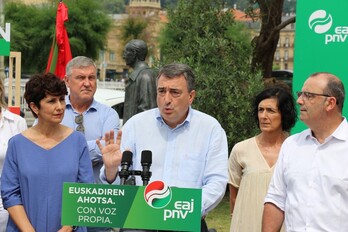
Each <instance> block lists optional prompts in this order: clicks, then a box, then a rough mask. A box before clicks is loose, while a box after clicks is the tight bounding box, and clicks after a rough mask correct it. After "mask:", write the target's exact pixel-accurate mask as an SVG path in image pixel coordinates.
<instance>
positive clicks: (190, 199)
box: [62, 181, 202, 232]
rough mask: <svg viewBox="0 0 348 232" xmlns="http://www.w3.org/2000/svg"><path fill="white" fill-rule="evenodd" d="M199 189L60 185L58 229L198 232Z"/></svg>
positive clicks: (156, 184) (156, 185)
mask: <svg viewBox="0 0 348 232" xmlns="http://www.w3.org/2000/svg"><path fill="white" fill-rule="evenodd" d="M201 199H202V190H201V189H186V188H185V189H183V188H170V187H168V186H167V185H166V184H165V183H163V182H162V181H154V182H151V183H150V184H149V185H147V186H146V187H145V186H129V185H102V184H79V183H64V186H63V206H62V225H74V226H90V227H114V228H129V229H155V230H179V231H197V232H198V231H200V226H201Z"/></svg>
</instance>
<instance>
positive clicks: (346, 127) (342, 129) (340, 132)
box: [304, 117, 348, 142]
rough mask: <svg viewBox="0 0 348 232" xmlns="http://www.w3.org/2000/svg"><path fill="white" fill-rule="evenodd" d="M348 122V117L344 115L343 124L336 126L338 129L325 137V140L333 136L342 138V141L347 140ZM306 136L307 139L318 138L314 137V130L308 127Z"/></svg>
mask: <svg viewBox="0 0 348 232" xmlns="http://www.w3.org/2000/svg"><path fill="white" fill-rule="evenodd" d="M347 131H348V123H347V119H346V118H345V117H343V120H342V122H341V124H340V125H339V126H338V127H337V128H336V130H335V131H334V132H333V133H332V134H331V135H330V136H328V137H327V138H326V139H325V142H327V141H329V140H330V139H332V138H336V139H338V140H342V141H346V140H348V133H347ZM304 133H305V138H306V139H311V138H312V139H316V138H314V137H313V135H312V130H310V129H308V130H306V131H305V132H304Z"/></svg>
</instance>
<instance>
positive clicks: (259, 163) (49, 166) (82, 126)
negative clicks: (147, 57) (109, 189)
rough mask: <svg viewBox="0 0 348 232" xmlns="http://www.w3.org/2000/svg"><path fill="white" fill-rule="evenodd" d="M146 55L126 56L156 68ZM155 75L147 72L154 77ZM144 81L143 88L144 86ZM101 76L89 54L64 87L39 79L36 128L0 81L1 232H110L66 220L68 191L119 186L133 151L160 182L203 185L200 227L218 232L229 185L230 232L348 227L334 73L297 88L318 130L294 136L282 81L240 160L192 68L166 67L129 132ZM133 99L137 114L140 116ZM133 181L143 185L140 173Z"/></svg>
mask: <svg viewBox="0 0 348 232" xmlns="http://www.w3.org/2000/svg"><path fill="white" fill-rule="evenodd" d="M139 48H143V46H142V44H141V43H140V42H139V41H132V42H131V43H130V44H128V45H127V46H126V49H125V54H124V56H125V59H126V58H127V59H128V63H129V65H133V66H134V67H136V66H137V65H134V64H135V63H139V62H140V63H141V64H142V66H144V67H145V69H146V70H147V69H148V68H147V66H146V65H144V62H143V60H138V59H137V58H135V57H136V54H137V53H136V52H135V51H137V52H138V51H139V50H138V49H139ZM132 49H135V51H133V50H132ZM135 61H136V62H135ZM136 74H138V73H136ZM150 74H151V75H153V73H152V72H151V73H150V71H149V70H147V71H146V75H143V76H145V78H146V79H147V80H151V79H149V78H150V76H151V75H150ZM137 78H141V77H139V75H134V77H133V79H132V83H133V84H134V85H136V84H135V83H142V82H141V81H140V80H136V79H137ZM96 79H97V67H96V65H95V63H94V61H93V60H92V59H90V58H88V57H84V56H78V57H75V58H74V59H72V60H71V61H70V62H69V63H68V64H67V67H66V76H65V78H64V80H60V79H59V78H58V77H57V76H55V75H54V74H51V73H45V74H36V75H33V76H32V77H31V78H30V80H29V81H28V82H27V84H26V87H25V93H24V98H25V100H26V102H27V104H28V107H29V108H30V110H31V112H32V114H33V115H34V117H35V118H36V121H35V123H34V125H33V126H32V127H30V128H27V125H26V122H25V120H24V119H23V118H21V117H20V116H18V115H15V114H13V113H11V112H9V110H8V108H7V106H6V103H5V101H4V92H5V91H4V86H3V84H2V82H1V80H0V139H1V146H0V171H1V182H0V183H1V199H2V200H1V199H0V232H2V231H37V232H47V231H49V232H50V231H60V232H63V231H112V230H113V228H108V227H103V228H97V227H83V226H78V227H73V226H67V225H62V224H61V213H62V212H61V210H62V187H63V183H64V182H76V183H102V184H106V185H108V184H116V185H117V184H120V176H119V175H118V174H119V171H120V168H121V167H120V166H121V160H122V154H123V152H124V151H126V150H128V151H131V152H132V153H133V157H132V158H133V168H134V169H135V170H136V169H141V162H140V160H141V153H142V151H144V150H150V151H151V152H152V156H153V158H152V166H151V172H152V177H151V178H152V179H155V180H162V181H164V182H165V183H166V184H167V185H168V186H175V187H182V188H197V189H202V207H201V231H202V232H208V231H209V228H208V225H207V224H206V221H205V218H206V216H207V215H208V213H209V212H210V211H211V210H213V209H214V208H215V207H216V206H217V205H218V204H219V203H220V201H221V199H222V198H223V197H224V195H225V193H226V187H227V186H228V190H229V198H230V215H231V223H230V231H231V232H241V231H242V232H260V231H263V232H272V231H290V232H291V231H310V230H313V231H335V232H340V231H342V232H343V231H346V230H347V228H348V221H347V220H345V219H346V218H347V216H348V202H347V198H348V188H347V186H348V184H347V179H348V174H347V171H346V169H347V168H346V163H348V156H346V155H345V151H347V150H348V124H347V120H346V118H345V117H344V116H343V115H342V109H343V105H344V98H345V90H344V86H343V83H342V81H341V80H340V79H339V78H338V77H336V76H335V75H333V74H331V73H327V72H319V73H314V74H312V75H310V76H309V78H308V79H307V80H306V81H305V83H304V84H303V87H302V89H301V91H300V92H297V103H298V105H299V115H300V116H299V118H300V120H301V121H303V122H304V123H305V124H306V125H307V126H308V129H306V130H304V131H303V132H300V133H296V134H293V135H291V129H292V128H293V126H294V125H295V123H296V121H297V107H296V101H295V99H294V97H293V95H292V93H291V90H289V89H286V88H284V87H282V86H277V85H274V86H270V87H267V88H265V89H263V90H262V91H261V92H259V93H257V94H256V95H255V96H254V100H253V108H252V114H251V115H250V117H252V118H253V119H255V123H256V125H257V127H258V128H259V131H260V132H259V133H258V134H256V135H253V136H252V137H251V138H248V139H245V140H243V141H241V142H239V143H237V144H235V145H234V147H233V148H232V149H231V152H230V155H229V154H228V146H227V137H226V132H225V131H224V129H223V125H220V123H219V122H218V121H217V120H216V119H215V118H213V117H212V116H210V115H208V114H206V113H204V112H200V111H198V110H196V109H194V108H193V107H192V103H193V101H194V99H195V96H196V88H195V79H196V77H195V74H194V72H193V70H192V68H191V67H189V66H187V65H185V64H180V63H172V64H167V65H164V66H163V67H162V68H161V69H160V70H159V72H158V75H157V78H156V79H155V87H154V89H153V86H152V85H153V83H152V80H151V81H150V82H147V83H150V85H149V86H151V87H149V86H144V87H145V88H146V91H144V92H146V93H148V92H149V91H150V90H151V91H150V92H152V91H155V93H151V94H150V95H149V97H150V98H153V99H155V100H156V102H155V103H151V104H150V105H149V106H148V108H146V109H142V110H136V111H134V113H132V115H130V116H129V118H127V122H126V123H125V124H124V125H123V127H122V129H121V128H120V126H119V116H118V114H117V113H116V111H115V110H114V109H112V108H110V107H108V106H105V105H103V104H101V103H99V102H97V101H96V100H95V99H94V94H95V92H96V88H97V85H96ZM136 86H137V87H136V88H134V89H133V91H135V92H136V93H138V92H139V91H140V90H139V88H141V86H138V85H136ZM129 88H130V89H132V88H131V87H129ZM140 92H141V91H140ZM128 96H131V93H130V92H128ZM153 99H152V100H151V102H153ZM134 100H135V98H133V99H132V101H133V103H132V104H131V105H129V107H134V109H136V107H135V106H134V104H138V103H137V101H134ZM142 102H147V101H146V100H142ZM129 109H130V108H129ZM129 109H128V110H129ZM134 184H136V185H142V184H143V182H142V181H141V179H140V177H136V179H135V180H134ZM121 231H133V230H131V229H125V228H122V229H121ZM138 231H139V230H138ZM146 231H158V230H146Z"/></svg>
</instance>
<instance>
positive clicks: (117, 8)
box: [99, 0, 126, 14]
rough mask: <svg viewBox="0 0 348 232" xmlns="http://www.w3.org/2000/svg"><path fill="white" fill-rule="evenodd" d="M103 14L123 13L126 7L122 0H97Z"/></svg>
mask: <svg viewBox="0 0 348 232" xmlns="http://www.w3.org/2000/svg"><path fill="white" fill-rule="evenodd" d="M99 1H100V3H101V4H102V6H103V10H104V12H106V13H108V14H121V13H125V11H126V5H125V1H124V0H99Z"/></svg>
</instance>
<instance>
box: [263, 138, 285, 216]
mask: <svg viewBox="0 0 348 232" xmlns="http://www.w3.org/2000/svg"><path fill="white" fill-rule="evenodd" d="M285 146H286V141H285V142H284V143H283V146H282V148H281V149H280V153H279V157H278V160H277V163H276V166H275V170H274V173H273V176H272V179H271V182H270V184H269V188H268V192H267V195H266V197H265V203H273V204H274V205H276V206H277V207H278V208H279V209H281V210H282V211H285V202H286V198H287V193H286V189H287V188H286V183H285V179H284V172H285V169H284V167H285V165H284V163H285V158H286V156H285V155H284V154H285V152H284V147H285Z"/></svg>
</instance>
